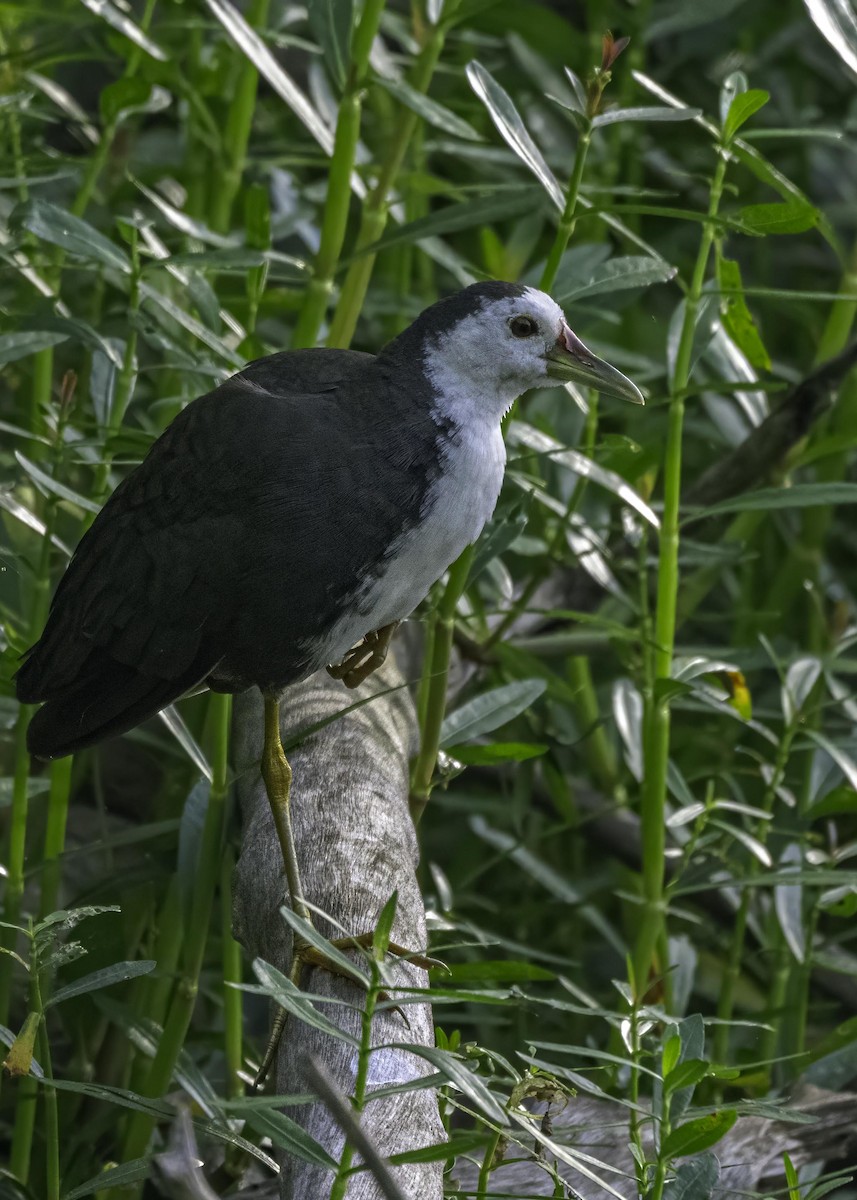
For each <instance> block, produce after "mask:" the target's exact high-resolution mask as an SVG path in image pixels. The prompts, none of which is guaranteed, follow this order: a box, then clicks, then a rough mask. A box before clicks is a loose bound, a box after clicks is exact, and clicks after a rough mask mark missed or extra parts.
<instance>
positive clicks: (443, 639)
mask: <svg viewBox="0 0 857 1200" xmlns="http://www.w3.org/2000/svg"><path fill="white" fill-rule="evenodd" d="M473 554H474V547H473V546H468V547H467V549H466V550H465V551H464V553H463V554H461V555H460V556H459V558H458V559H457V560H456V561H455V562H454V563H453V564H452V566H451V567H450V569H449V578H448V580H447V584H446V588H445V590H444V593H443V596H442V597H441V600H440V603H439V605H438V607H437V615H436V616H435V619H434V622H433V624H434V630H433V635H432V653H431V657H430V658H429V659H427V660H426V665H425V667H424V671H426V672H427V673H428V684H427V693H426V711H425V722H424V724H423V727H422V730H421V737H420V752H419V754H418V755H417V759H416V762H415V763H414V769H413V774H412V777H411V815H412V816H413V818H414V822H415V823H416V822H419V820H420V818H421V817H422V815H423V811H424V810H425V806H426V805H427V804H428V801H429V796H430V795H431V785H432V777H433V776H434V769H435V765H436V763H437V755H438V751H439V749H440V731H441V726H442V725H443V717H444V713H445V712H446V685H447V676H448V675H449V658H450V654H451V652H452V635H453V631H454V629H455V610H456V607H457V605H458V601H459V600H460V599H461V594H462V592H463V591H464V588H465V587H466V585H467V577H468V575H469V574H470V565H471V563H472V562H473Z"/></svg>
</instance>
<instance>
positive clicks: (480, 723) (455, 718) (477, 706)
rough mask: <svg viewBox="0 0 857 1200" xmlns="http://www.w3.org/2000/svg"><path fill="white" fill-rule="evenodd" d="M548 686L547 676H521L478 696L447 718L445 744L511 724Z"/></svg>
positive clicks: (442, 736) (443, 736) (462, 740)
mask: <svg viewBox="0 0 857 1200" xmlns="http://www.w3.org/2000/svg"><path fill="white" fill-rule="evenodd" d="M546 687H547V683H546V682H545V680H543V679H519V680H516V681H515V682H514V683H507V684H504V686H503V687H498V688H494V689H493V690H492V691H489V692H482V693H481V694H480V695H478V696H474V697H473V699H472V700H468V701H467V702H466V703H465V704H462V705H461V707H460V708H456V709H455V710H454V711H453V712H451V713H449V715H448V716H447V717H446V719H445V720H444V722H443V727H442V729H441V735H440V744H441V746H443V747H444V748H446V747H447V746H451V745H452V744H453V743H454V742H465V741H469V740H470V739H472V738H476V737H480V736H481V735H482V734H483V733H491V732H492V731H493V730H494V729H499V728H500V726H501V725H506V724H508V722H509V721H512V720H514V718H515V717H517V716H519V715H520V714H521V713H522V712H525V711H526V709H528V708H529V707H530V705H532V704H534V703H535V702H536V700H538V698H539V696H541V695H542V694H543V692H544V690H545V688H546Z"/></svg>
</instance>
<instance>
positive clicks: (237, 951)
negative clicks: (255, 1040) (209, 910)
mask: <svg viewBox="0 0 857 1200" xmlns="http://www.w3.org/2000/svg"><path fill="white" fill-rule="evenodd" d="M233 865H234V863H233V854H232V851H231V849H228V850H227V852H226V853H225V854H224V855H223V863H222V867H221V871H220V907H221V926H220V940H221V944H222V946H223V1044H224V1054H225V1058H226V1090H227V1095H229V1096H231V1097H233V1098H235V1097H238V1096H241V1095H243V1093H244V1084H243V1083H242V1081H241V1068H242V1065H243V1061H244V1059H243V1049H242V1030H243V1015H244V1014H243V1006H242V1003H241V992H240V991H239V989H238V988H237V987H235V986H233V985H235V984H240V983H242V982H243V978H244V976H243V970H242V959H241V946H240V944H239V943H238V942H236V940H235V938H234V937H233V936H232V868H233Z"/></svg>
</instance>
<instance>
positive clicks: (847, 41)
mask: <svg viewBox="0 0 857 1200" xmlns="http://www.w3.org/2000/svg"><path fill="white" fill-rule="evenodd" d="M806 9H807V11H808V12H809V15H810V17H811V18H812V20H813V21H814V22H815V25H816V27H817V28H818V30H819V31H820V33H821V35H822V37H824V38H826V40H827V42H828V44H829V45H831V46H832V47H833V49H834V50H835V51H836V53H837V54H838V55H839V57H840V58H841V59H842V61H843V62H844V63H845V64H846V66H848V67H849V68H850V69H851V70H852V71H853V72H854V73H855V74H857V24H855V20H854V8H853V6H852V5H851V4H843V3H840V2H839V0H806Z"/></svg>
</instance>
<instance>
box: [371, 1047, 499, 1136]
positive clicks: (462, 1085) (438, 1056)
mask: <svg viewBox="0 0 857 1200" xmlns="http://www.w3.org/2000/svg"><path fill="white" fill-rule="evenodd" d="M386 1049H388V1050H406V1051H408V1053H410V1054H416V1055H417V1056H418V1057H419V1058H424V1059H425V1060H426V1061H427V1062H430V1063H431V1064H432V1066H434V1067H437V1069H438V1071H440V1072H441V1073H442V1074H443V1075H445V1076H446V1078H447V1079H448V1080H449V1081H450V1082H451V1083H453V1084H454V1085H455V1086H456V1087H457V1088H458V1090H459V1091H460V1092H462V1093H463V1095H465V1096H466V1097H467V1098H468V1100H470V1101H471V1102H472V1103H473V1104H475V1105H476V1107H477V1108H478V1109H479V1110H480V1112H483V1113H484V1114H485V1115H486V1116H487V1117H488V1119H489V1120H491V1121H495V1122H496V1123H497V1124H498V1125H503V1126H504V1127H505V1126H507V1125H508V1124H509V1119H508V1117H507V1116H506V1113H505V1112H504V1111H503V1109H502V1108H501V1106H500V1103H499V1101H498V1100H497V1099H496V1098H495V1097H494V1096H493V1095H492V1093H491V1092H490V1091H489V1089H488V1086H487V1084H485V1083H484V1082H483V1080H481V1079H480V1078H479V1076H478V1075H476V1074H475V1073H474V1072H473V1071H471V1070H470V1068H469V1067H468V1066H466V1065H465V1064H464V1062H462V1060H461V1059H460V1058H459V1057H458V1055H456V1054H452V1053H451V1052H450V1051H449V1050H440V1049H438V1047H437V1046H419V1045H416V1044H415V1043H414V1044H408V1043H407V1042H393V1043H391V1044H390V1045H389V1046H387V1047H386Z"/></svg>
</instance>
